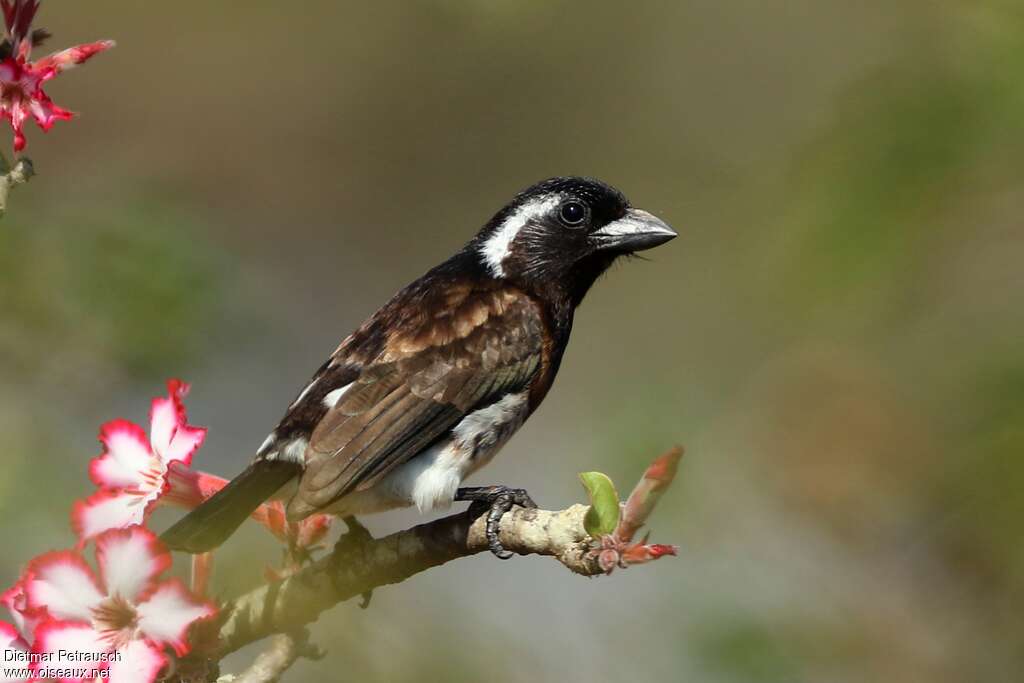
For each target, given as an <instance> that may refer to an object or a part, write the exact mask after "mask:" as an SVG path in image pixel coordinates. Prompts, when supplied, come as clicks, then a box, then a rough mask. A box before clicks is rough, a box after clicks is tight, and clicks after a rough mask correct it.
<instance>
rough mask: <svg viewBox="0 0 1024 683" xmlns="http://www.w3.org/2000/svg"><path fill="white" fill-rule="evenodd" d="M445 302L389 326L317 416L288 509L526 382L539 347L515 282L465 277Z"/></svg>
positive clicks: (383, 464) (319, 500)
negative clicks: (500, 284)
mask: <svg viewBox="0 0 1024 683" xmlns="http://www.w3.org/2000/svg"><path fill="white" fill-rule="evenodd" d="M449 304H450V305H449V306H447V307H443V309H442V310H443V312H442V313H441V314H439V315H438V316H436V317H434V318H433V319H429V320H420V321H418V322H417V324H416V325H413V326H409V327H406V328H405V329H404V330H403V331H400V333H398V334H396V335H394V336H393V338H392V339H390V340H389V343H388V344H387V345H386V346H385V347H384V349H383V351H382V352H381V353H380V355H379V357H378V359H377V360H376V362H373V363H370V364H368V365H366V366H364V368H363V370H362V372H361V373H360V376H359V378H358V379H357V380H356V381H355V382H354V383H353V385H352V386H351V387H350V388H349V389H348V390H347V391H346V392H345V394H344V395H343V396H342V398H341V400H340V401H339V402H338V404H337V405H335V406H334V407H333V408H332V409H331V410H330V411H328V412H327V414H326V415H325V416H324V417H323V419H321V420H320V422H319V423H318V424H317V426H316V429H314V431H313V434H312V437H311V439H310V443H309V447H308V448H307V450H306V469H305V472H304V474H303V476H302V479H301V482H300V484H299V491H298V494H297V495H296V499H295V500H293V501H292V503H291V504H290V505H289V514H290V516H293V517H300V516H305V515H306V514H309V513H311V512H313V511H315V510H318V509H321V508H323V507H325V506H327V505H328V504H330V503H331V502H333V501H335V500H337V499H338V498H340V497H342V496H344V495H345V494H346V493H349V492H350V491H353V490H361V489H365V488H368V487H370V486H372V485H373V484H375V483H376V482H377V481H379V480H380V479H381V477H383V476H384V475H385V474H387V473H388V472H389V471H391V470H392V469H393V468H394V467H396V466H398V465H399V464H401V463H403V462H405V461H406V460H408V459H409V458H411V457H413V456H414V455H416V454H417V453H419V452H420V451H422V450H423V449H424V448H426V447H427V446H429V445H431V444H432V443H433V442H434V441H436V440H437V439H438V438H440V437H442V436H443V435H444V434H445V433H446V432H448V431H449V430H451V428H452V427H454V426H455V425H456V424H457V423H458V422H459V420H461V419H462V418H463V417H464V416H465V415H467V414H468V413H470V412H472V411H473V410H475V409H476V408H477V407H479V406H481V405H486V404H487V403H490V402H492V401H493V400H496V399H498V398H500V397H501V396H503V395H505V394H506V393H509V392H514V391H520V390H522V389H523V388H525V387H526V386H527V385H528V384H529V382H530V379H531V378H532V376H533V374H534V373H535V371H536V370H537V368H538V366H539V365H540V362H541V354H542V339H543V334H542V331H541V330H542V322H541V317H540V313H539V311H538V310H537V308H536V305H535V304H534V303H533V302H532V301H531V300H530V299H529V298H528V297H527V296H526V295H524V294H522V293H521V292H518V291H517V290H509V289H488V290H484V291H477V290H469V289H467V288H465V286H463V287H462V288H461V290H460V291H459V292H458V294H457V296H455V295H453V296H452V297H450V299H449Z"/></svg>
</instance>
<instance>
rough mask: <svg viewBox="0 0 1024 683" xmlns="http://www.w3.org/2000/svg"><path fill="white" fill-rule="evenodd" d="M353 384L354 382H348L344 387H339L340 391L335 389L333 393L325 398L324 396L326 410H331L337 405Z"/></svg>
mask: <svg viewBox="0 0 1024 683" xmlns="http://www.w3.org/2000/svg"><path fill="white" fill-rule="evenodd" d="M353 384H355V382H350V383H348V384H346V385H345V386H343V387H341V388H340V389H335V390H334V391H332V392H330V393H328V394H327V395H326V396H324V405H325V406H327V407H328V408H333V407H334V406H336V405H338V401H340V400H341V397H342V396H343V395H344V394H345V392H346V391H348V388H349V387H350V386H352V385H353Z"/></svg>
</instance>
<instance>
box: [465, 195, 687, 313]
mask: <svg viewBox="0 0 1024 683" xmlns="http://www.w3.org/2000/svg"><path fill="white" fill-rule="evenodd" d="M675 236H676V233H675V231H674V230H672V228H670V227H669V226H668V225H666V224H665V223H664V222H662V221H661V220H660V219H658V218H656V217H655V216H652V215H651V214H649V213H647V212H646V211H641V210H640V209H634V208H632V207H631V206H630V205H629V201H628V200H627V199H626V198H625V196H623V194H622V193H621V192H619V191H618V190H616V189H615V188H613V187H611V186H609V185H606V184H604V183H602V182H601V181H599V180H594V179H592V178H577V177H566V178H551V179H549V180H545V181H542V182H540V183H537V184H536V185H533V186H532V187H529V188H527V189H526V190H523V191H522V192H520V193H519V194H518V195H516V197H515V199H513V200H512V201H511V202H510V203H509V204H508V206H506V207H505V208H504V209H502V210H501V211H499V212H498V214H497V215H495V216H494V218H492V219H491V220H490V222H488V223H487V225H485V226H484V228H483V229H482V230H481V231H480V233H479V234H478V235H477V236H476V238H475V239H474V240H473V241H472V242H471V243H470V245H469V248H470V249H471V250H473V251H474V252H475V253H476V255H477V257H478V259H479V260H480V263H481V264H482V265H483V266H484V267H485V268H486V269H487V271H488V273H489V274H490V275H491V276H493V277H496V278H499V279H503V280H508V281H510V282H514V283H516V284H518V285H521V286H523V287H525V288H527V289H528V290H531V291H535V292H537V293H540V294H547V295H562V296H565V297H568V299H569V300H570V301H571V303H572V304H573V305H577V304H579V302H580V301H581V300H582V299H583V296H584V295H585V294H586V293H587V290H588V289H590V286H591V285H592V284H593V283H594V280H596V279H597V278H598V276H600V275H601V273H603V272H604V271H605V270H606V269H607V268H608V266H610V265H611V264H612V262H613V261H614V260H615V259H616V258H618V257H619V256H623V255H625V254H631V253H633V252H635V251H641V250H643V249H650V248H652V247H656V246H658V245H659V244H664V243H665V242H667V241H669V240H670V239H672V238H673V237H675Z"/></svg>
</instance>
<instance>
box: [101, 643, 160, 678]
mask: <svg viewBox="0 0 1024 683" xmlns="http://www.w3.org/2000/svg"><path fill="white" fill-rule="evenodd" d="M118 654H120V655H121V656H120V657H118V658H117V661H114V662H111V663H110V679H109V680H110V682H111V683H153V681H155V680H156V679H157V676H158V675H159V674H160V670H161V669H163V668H164V667H165V666H166V665H167V657H166V656H164V653H163V652H161V651H160V650H159V649H157V648H156V647H154V646H152V645H150V644H149V643H147V642H146V641H144V640H133V641H132V642H130V643H128V645H127V647H124V648H122V649H121V650H119V651H118Z"/></svg>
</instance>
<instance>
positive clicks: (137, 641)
mask: <svg viewBox="0 0 1024 683" xmlns="http://www.w3.org/2000/svg"><path fill="white" fill-rule="evenodd" d="M170 564H171V555H170V553H169V552H167V550H166V549H165V548H164V547H163V545H162V544H161V543H160V541H159V540H158V539H157V537H156V536H155V535H154V534H153V533H152V532H151V531H149V530H148V529H145V528H143V527H138V526H136V527H131V528H128V529H115V530H111V531H107V532H104V533H103V534H101V535H100V536H98V537H97V538H96V565H97V568H98V573H97V572H94V571H93V570H92V568H91V567H90V566H89V565H88V564H87V563H86V561H85V560H84V559H83V557H82V556H81V555H80V554H79V553H78V552H75V551H71V550H65V551H59V552H52V553H47V554H45V555H42V556H40V557H38V558H36V559H35V560H33V561H32V562H31V563H30V564H29V567H28V569H27V570H26V572H25V577H24V579H23V582H24V585H25V592H26V595H27V597H28V607H29V608H31V609H34V610H42V611H44V612H45V614H46V618H45V619H44V620H43V621H42V622H41V623H40V624H39V625H38V626H37V628H36V630H35V639H34V643H33V646H32V651H33V652H35V653H44V652H45V653H50V654H51V659H50V661H49V662H36V663H33V666H34V667H36V670H38V669H39V668H40V667H47V666H48V667H50V668H63V667H81V666H83V664H82V662H81V661H78V662H74V661H70V660H69V661H64V659H63V658H62V655H61V653H62V652H64V653H67V652H70V653H73V654H76V655H77V654H79V653H83V652H85V653H94V655H95V656H97V657H98V656H100V655H103V654H107V655H108V656H109V655H110V654H112V653H115V652H117V653H119V655H120V656H118V657H109V660H110V661H91V662H88V666H95V667H97V668H99V669H109V678H110V680H111V681H114V682H115V683H118V682H124V683H151V682H152V681H155V680H156V678H157V676H158V674H159V673H160V671H161V669H163V668H164V666H165V665H166V664H167V656H166V655H165V654H164V648H165V647H170V648H172V649H173V650H174V652H175V653H176V654H177V655H178V656H182V655H184V654H186V653H187V652H188V651H189V643H188V630H189V627H190V626H191V625H192V624H193V623H195V622H196V621H198V620H201V619H207V618H209V617H212V616H213V615H214V614H215V613H216V608H215V607H214V606H213V605H212V604H210V603H207V602H203V601H201V600H199V599H198V598H196V597H195V596H193V595H192V594H191V593H189V591H188V589H187V588H185V586H184V585H183V584H182V583H181V582H180V581H178V580H177V579H169V580H164V581H161V580H159V577H160V575H161V574H162V573H163V572H164V571H165V570H166V569H167V568H168V567H169V566H170ZM60 680H62V681H75V680H79V679H76V678H62V679H60Z"/></svg>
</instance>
